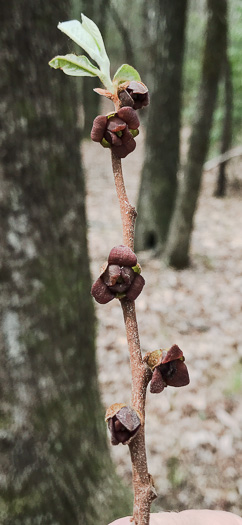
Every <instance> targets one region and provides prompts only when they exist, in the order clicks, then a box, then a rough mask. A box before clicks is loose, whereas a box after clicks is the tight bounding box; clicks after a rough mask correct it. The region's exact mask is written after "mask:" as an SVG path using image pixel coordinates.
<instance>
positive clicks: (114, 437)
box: [105, 403, 141, 445]
mask: <svg viewBox="0 0 242 525" xmlns="http://www.w3.org/2000/svg"><path fill="white" fill-rule="evenodd" d="M105 421H107V423H108V428H109V430H110V433H111V443H112V445H119V443H122V444H123V445H127V444H128V443H130V441H131V439H132V438H133V437H134V436H135V434H136V433H137V432H138V430H139V427H140V425H141V417H139V415H138V414H137V412H136V411H135V410H134V409H133V408H131V407H129V406H127V405H124V404H123V403H122V404H121V403H115V404H114V405H111V406H110V407H109V408H108V410H107V412H106V416H105Z"/></svg>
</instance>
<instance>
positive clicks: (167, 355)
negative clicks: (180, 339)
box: [144, 345, 190, 394]
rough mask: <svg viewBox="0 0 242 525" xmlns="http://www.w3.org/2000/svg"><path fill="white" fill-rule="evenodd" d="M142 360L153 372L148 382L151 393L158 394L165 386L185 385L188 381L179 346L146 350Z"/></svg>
mask: <svg viewBox="0 0 242 525" xmlns="http://www.w3.org/2000/svg"><path fill="white" fill-rule="evenodd" d="M144 361H145V362H146V363H147V364H148V366H149V367H150V368H151V370H152V372H153V374H152V379H151V383H150V391H151V393H152V394H159V393H160V392H162V391H163V390H164V388H165V387H166V386H168V385H169V386H176V387H178V386H185V385H188V384H189V382H190V379H189V374H188V370H187V367H186V365H185V363H184V361H185V357H184V356H183V352H182V350H180V348H179V346H177V345H173V346H172V347H171V348H170V350H168V351H167V350H155V351H154V352H147V354H146V355H145V357H144Z"/></svg>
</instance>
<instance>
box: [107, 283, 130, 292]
mask: <svg viewBox="0 0 242 525" xmlns="http://www.w3.org/2000/svg"><path fill="white" fill-rule="evenodd" d="M109 288H110V290H111V291H112V292H115V293H124V292H126V290H128V288H129V284H127V283H124V282H122V283H116V284H114V285H113V286H110V287H109Z"/></svg>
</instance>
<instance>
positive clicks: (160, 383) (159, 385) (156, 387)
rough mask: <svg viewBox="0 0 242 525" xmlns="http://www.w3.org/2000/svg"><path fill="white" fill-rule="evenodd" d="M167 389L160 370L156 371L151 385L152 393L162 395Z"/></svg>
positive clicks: (156, 369)
mask: <svg viewBox="0 0 242 525" xmlns="http://www.w3.org/2000/svg"><path fill="white" fill-rule="evenodd" d="M165 387H166V383H165V381H164V380H163V377H162V375H161V373H160V370H159V369H158V368H155V369H154V372H153V375H152V379H151V383H150V391H151V393H152V394H160V392H162V391H163V390H164V388H165Z"/></svg>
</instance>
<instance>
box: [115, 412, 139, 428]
mask: <svg viewBox="0 0 242 525" xmlns="http://www.w3.org/2000/svg"><path fill="white" fill-rule="evenodd" d="M116 418H117V419H118V420H119V421H120V423H122V425H123V426H124V427H125V428H127V430H129V432H133V431H134V430H136V429H137V428H139V426H140V424H141V423H140V418H139V416H138V414H137V413H136V411H135V410H134V409H133V408H131V407H129V406H126V407H123V408H121V409H120V410H119V412H117V414H116Z"/></svg>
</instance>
